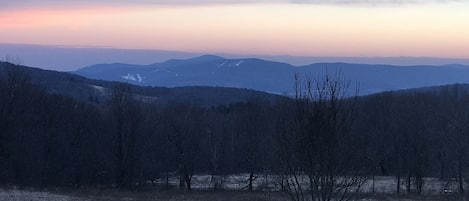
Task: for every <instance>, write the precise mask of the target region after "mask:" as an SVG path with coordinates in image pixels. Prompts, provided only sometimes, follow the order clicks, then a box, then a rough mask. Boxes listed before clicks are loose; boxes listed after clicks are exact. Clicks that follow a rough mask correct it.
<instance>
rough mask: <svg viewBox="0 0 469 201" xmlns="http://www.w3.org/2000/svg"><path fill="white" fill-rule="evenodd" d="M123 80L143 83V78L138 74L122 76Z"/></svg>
mask: <svg viewBox="0 0 469 201" xmlns="http://www.w3.org/2000/svg"><path fill="white" fill-rule="evenodd" d="M121 78H123V79H126V80H131V81H135V82H139V83H143V78H142V76H140V74H138V73H137V74H136V75H134V74H130V73H127V75H124V76H121Z"/></svg>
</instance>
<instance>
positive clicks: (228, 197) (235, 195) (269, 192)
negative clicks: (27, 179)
mask: <svg viewBox="0 0 469 201" xmlns="http://www.w3.org/2000/svg"><path fill="white" fill-rule="evenodd" d="M246 177H247V175H243V174H241V175H231V176H227V177H225V178H224V180H225V181H224V182H223V188H224V189H226V190H224V191H213V190H209V189H210V188H211V184H210V177H209V176H207V175H202V176H194V178H193V187H194V189H195V190H194V191H192V192H186V191H179V190H177V189H176V188H175V187H174V189H173V190H166V191H162V190H160V189H161V188H158V187H153V186H151V185H150V186H147V187H144V188H140V189H139V190H137V191H134V192H130V191H118V190H116V189H101V190H98V189H64V188H61V189H47V190H37V189H17V188H14V187H3V188H0V201H22V200H27V201H46V200H47V201H49V200H50V201H114V200H115V201H163V200H165V201H166V200H167V201H287V200H289V197H288V195H287V194H286V193H283V192H279V184H278V182H277V180H276V179H277V177H276V176H272V175H271V176H265V177H259V178H258V179H257V180H256V181H255V182H254V187H255V189H257V191H255V192H247V191H246V188H245V186H246V185H247V183H245V182H246ZM177 181H178V180H177V178H171V179H170V184H171V185H172V186H176V185H177ZM265 181H268V182H265ZM154 182H156V185H157V186H158V185H161V182H162V181H154ZM267 183H268V185H267ZM403 184H404V182H403ZM373 189H374V190H373ZM442 189H453V190H456V189H457V186H456V183H455V182H450V183H448V182H447V181H442V180H439V179H436V178H425V185H424V190H423V192H422V193H423V195H416V194H415V193H413V194H406V193H405V187H404V186H401V192H402V193H401V195H400V196H397V195H396V194H395V191H396V179H395V178H393V177H376V178H375V180H374V182H373V181H372V180H371V179H370V180H368V181H367V182H366V183H365V185H364V186H363V188H362V190H363V193H364V194H363V199H361V200H360V201H380V200H383V201H420V200H422V201H424V200H428V201H459V200H461V201H465V200H468V201H469V199H467V198H465V197H461V196H459V194H458V193H457V191H453V192H452V193H443V192H442ZM466 189H467V186H466Z"/></svg>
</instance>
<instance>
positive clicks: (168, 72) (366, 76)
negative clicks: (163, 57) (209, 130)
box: [74, 55, 469, 95]
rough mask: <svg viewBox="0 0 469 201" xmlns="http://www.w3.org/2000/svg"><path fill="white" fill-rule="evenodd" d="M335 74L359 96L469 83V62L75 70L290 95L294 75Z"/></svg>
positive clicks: (239, 63) (149, 82)
mask: <svg viewBox="0 0 469 201" xmlns="http://www.w3.org/2000/svg"><path fill="white" fill-rule="evenodd" d="M336 72H341V73H342V74H343V77H344V79H346V80H350V81H351V88H354V87H355V85H358V86H359V87H358V88H359V94H360V95H367V94H372V93H377V92H382V91H391V90H400V89H409V88H419V87H427V86H439V85H447V84H456V83H469V66H466V65H460V64H449V65H441V66H432V65H415V66H393V65H370V64H348V63H316V64H310V65H303V66H294V65H291V64H287V63H281V62H274V61H267V60H262V59H257V58H245V59H226V58H223V57H219V56H213V55H205V56H200V57H195V58H191V59H183V60H180V59H179V60H178V59H175V60H168V61H166V62H162V63H154V64H149V65H134V64H123V63H113V64H97V65H92V66H88V67H84V68H81V69H79V70H77V71H75V72H74V73H76V74H79V75H82V76H85V77H88V78H93V79H101V80H110V81H121V82H128V83H131V84H136V85H141V86H166V87H177V86H222V87H235V88H247V89H254V90H259V91H265V92H270V93H275V94H290V95H291V94H293V93H294V85H295V81H294V76H295V74H298V75H299V76H300V77H303V76H305V75H307V76H310V77H312V78H313V79H316V78H320V77H323V75H325V74H332V75H333V74H335V73H336Z"/></svg>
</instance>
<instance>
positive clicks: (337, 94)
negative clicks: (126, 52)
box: [0, 63, 469, 197]
mask: <svg viewBox="0 0 469 201" xmlns="http://www.w3.org/2000/svg"><path fill="white" fill-rule="evenodd" d="M1 65H2V67H1V68H0V69H1V73H0V115H1V116H0V182H1V183H2V184H14V185H20V186H36V187H46V186H61V187H82V186H87V187H98V186H100V187H108V188H111V187H117V188H120V189H138V188H141V187H143V186H146V185H151V184H148V181H154V180H156V179H157V178H160V179H163V181H164V179H165V178H168V177H170V176H173V175H177V176H178V177H179V179H180V180H179V181H180V182H179V188H180V189H183V190H191V183H192V178H193V177H192V176H193V175H195V174H208V175H211V176H212V177H213V186H212V187H213V188H223V185H222V183H223V179H224V178H225V177H224V176H225V175H229V174H236V173H247V174H248V175H249V177H248V182H247V183H248V185H247V186H246V188H245V189H246V190H249V191H251V190H257V189H256V188H255V187H253V185H252V183H253V182H254V181H255V180H256V179H258V178H259V177H261V176H262V175H267V174H269V175H279V176H281V177H279V178H281V179H280V181H281V184H282V190H284V191H285V192H288V193H289V194H290V195H292V197H293V196H303V195H305V194H307V195H308V196H309V195H310V194H311V196H320V195H321V196H322V195H324V196H326V195H327V196H329V197H335V196H350V194H351V193H350V191H351V190H350V189H355V187H359V186H360V184H362V183H363V181H364V179H368V178H374V176H393V177H396V179H397V181H398V184H399V183H400V185H399V186H401V184H404V186H405V188H403V189H402V188H398V187H397V186H396V192H397V193H418V194H419V193H421V190H422V188H423V187H424V186H425V183H424V180H423V178H424V177H437V178H441V179H442V180H455V181H458V182H459V183H460V185H459V189H458V190H459V192H461V193H463V192H464V191H465V190H466V189H464V188H465V185H466V184H465V181H466V177H467V172H468V170H469V164H468V163H467V158H466V157H467V154H468V153H469V148H468V147H467V146H466V144H467V143H468V142H469V135H468V133H469V132H468V131H469V128H468V127H467V125H469V124H468V123H469V108H468V106H469V104H468V103H469V102H468V101H469V91H468V89H469V87H468V86H466V85H450V86H442V87H434V88H426V89H415V90H405V91H396V92H386V93H380V94H374V95H369V96H363V97H350V96H348V94H349V92H348V91H350V90H352V91H353V90H354V88H351V87H350V85H349V82H347V81H346V80H345V79H344V78H342V77H341V76H338V75H337V76H335V75H334V76H326V77H325V78H323V79H318V80H314V79H309V78H307V76H306V77H305V78H304V79H303V76H298V77H297V79H296V80H297V81H296V86H297V88H296V89H297V93H296V96H295V97H293V98H292V99H290V98H274V99H273V98H270V97H271V96H257V97H256V96H253V97H252V98H249V97H246V96H245V97H243V98H240V99H239V101H229V102H223V101H222V102H223V103H220V102H218V103H220V104H217V105H214V104H209V105H207V104H189V102H190V101H179V102H176V103H172V102H171V101H166V102H165V103H161V102H158V101H156V102H155V101H149V99H148V98H146V96H143V95H142V94H140V93H135V92H136V91H138V90H141V89H144V88H137V87H134V86H131V85H128V84H123V83H107V85H106V87H108V90H109V91H108V93H109V94H108V95H109V98H107V99H100V100H99V104H97V103H96V102H93V101H89V100H88V99H87V98H85V99H83V98H77V97H79V96H69V95H67V94H66V93H51V91H50V88H51V87H52V86H50V85H44V84H43V83H44V82H41V80H40V79H38V78H34V79H33V78H32V77H33V76H32V75H30V74H29V73H28V71H25V70H24V69H23V68H20V67H18V66H17V65H12V64H8V63H2V64H1ZM57 75H59V74H57ZM60 75H62V74H60ZM51 76H53V75H51ZM71 79H72V80H70V82H69V83H73V79H84V78H81V77H72V78H71ZM93 82H99V81H93ZM292 84H295V83H292ZM56 87H60V86H56ZM165 90H170V89H165ZM192 93H197V92H192ZM210 93H211V92H210ZM228 93H231V91H229V90H228ZM185 95H186V94H181V96H185ZM195 96H197V94H195ZM275 97H276V96H275ZM187 100H189V99H187ZM232 100H233V99H232ZM234 100H236V99H234ZM301 176H306V177H307V178H310V179H309V180H308V181H307V182H306V186H307V188H303V187H302V186H303V185H305V183H299V182H298V181H295V180H294V179H293V178H298V177H301ZM150 183H151V182H150ZM153 184H154V183H153ZM159 185H161V184H159ZM159 187H161V188H163V187H164V186H159ZM357 190H359V188H358V189H357ZM357 192H358V191H357Z"/></svg>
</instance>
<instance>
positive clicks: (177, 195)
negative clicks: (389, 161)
mask: <svg viewBox="0 0 469 201" xmlns="http://www.w3.org/2000/svg"><path fill="white" fill-rule="evenodd" d="M364 197H365V198H363V199H360V200H359V201H381V200H383V201H465V200H469V199H467V198H464V197H460V196H457V195H423V196H418V195H401V196H397V195H393V194H379V193H378V194H367V195H365V196H364ZM23 200H25V201H163V200H164V201H288V200H289V198H288V196H287V195H286V194H284V193H280V192H246V191H194V192H181V191H177V190H173V191H155V190H153V191H137V192H121V191H117V190H112V189H111V190H90V189H79V190H76V189H74V190H72V189H53V190H45V191H39V190H34V189H23V190H19V189H5V188H3V189H0V201H23Z"/></svg>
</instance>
